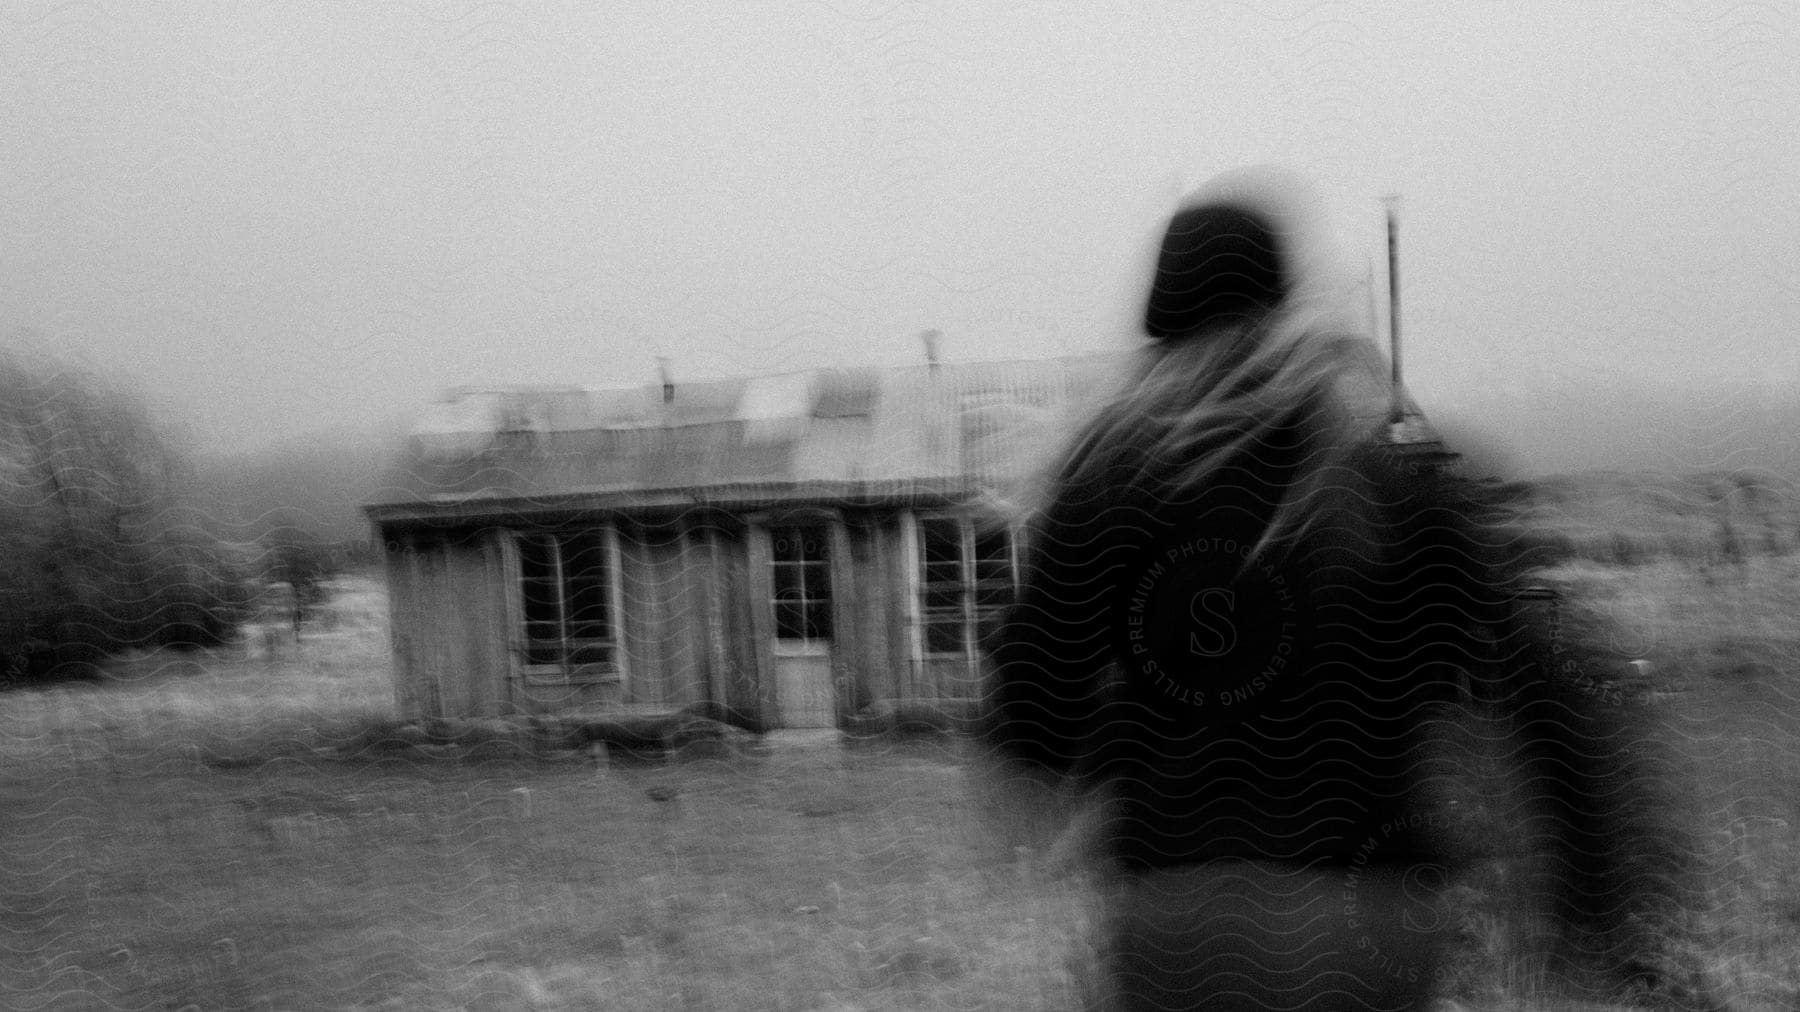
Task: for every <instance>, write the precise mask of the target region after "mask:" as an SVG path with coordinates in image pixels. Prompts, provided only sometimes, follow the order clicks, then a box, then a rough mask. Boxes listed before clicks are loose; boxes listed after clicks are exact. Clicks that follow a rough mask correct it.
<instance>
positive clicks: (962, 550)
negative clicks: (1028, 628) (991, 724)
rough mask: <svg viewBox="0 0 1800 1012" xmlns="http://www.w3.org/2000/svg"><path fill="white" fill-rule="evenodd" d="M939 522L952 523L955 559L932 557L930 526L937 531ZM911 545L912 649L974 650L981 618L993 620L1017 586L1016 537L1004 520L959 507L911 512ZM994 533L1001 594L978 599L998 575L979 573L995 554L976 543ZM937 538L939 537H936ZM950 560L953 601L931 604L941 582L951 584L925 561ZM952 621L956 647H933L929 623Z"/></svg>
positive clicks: (936, 653)
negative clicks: (999, 542) (985, 519)
mask: <svg viewBox="0 0 1800 1012" xmlns="http://www.w3.org/2000/svg"><path fill="white" fill-rule="evenodd" d="M944 525H954V528H955V531H956V540H955V544H956V557H955V559H953V560H951V559H942V558H939V559H933V558H931V555H930V553H931V550H932V539H933V535H932V528H934V527H936V528H938V530H939V531H942V529H943V526H944ZM912 528H913V536H912V539H911V540H912V542H913V549H912V553H911V567H912V574H911V578H910V580H909V584H910V590H911V595H912V601H911V607H912V612H913V615H914V619H915V627H916V628H917V630H918V631H917V635H916V637H915V639H914V641H913V642H914V645H915V650H916V651H917V655H918V656H919V657H921V658H923V659H927V660H943V659H952V658H955V659H966V658H971V657H975V656H977V655H978V654H979V653H980V649H981V635H982V630H983V628H984V627H985V626H984V623H988V622H991V621H995V620H997V619H998V618H999V616H1000V613H1001V612H1002V611H1004V610H1005V608H1006V605H1007V603H1009V602H1010V601H1011V600H1012V599H1013V597H1014V596H1015V595H1016V594H1017V593H1018V589H1019V541H1018V537H1017V535H1016V533H1015V532H1014V531H1013V529H1012V528H1011V527H1010V526H1008V525H1005V524H1000V523H994V524H982V523H978V522H977V521H976V520H975V519H973V518H971V517H969V516H968V515H966V514H960V513H920V514H916V515H915V516H914V517H913V524H912ZM993 536H998V537H1000V538H1002V539H1004V542H1005V548H1006V552H1005V556H1004V565H1005V573H1006V575H1005V578H1004V582H1003V585H1004V588H1005V591H1006V598H1005V600H1004V601H1001V602H994V603H985V604H984V603H982V600H981V599H982V597H983V594H984V592H986V593H992V592H993V591H994V590H995V589H996V585H999V584H1002V581H1001V580H998V579H995V578H993V577H984V576H983V574H982V569H983V567H984V565H988V566H991V565H992V564H993V563H994V561H995V559H996V556H993V555H986V556H984V555H982V554H980V552H979V547H980V544H981V542H982V540H984V539H985V538H988V537H993ZM939 543H940V544H941V543H942V541H940V542H939ZM933 565H937V566H940V567H945V566H950V565H954V566H955V567H956V573H957V575H956V578H955V580H954V593H955V595H956V604H954V605H946V604H943V603H941V601H942V598H940V603H938V604H932V603H931V595H932V594H934V593H936V594H940V595H941V594H943V593H945V588H946V587H949V586H951V585H952V581H950V580H946V579H941V578H940V579H936V580H934V579H932V578H931V577H932V573H931V570H930V567H931V566H933ZM952 622H954V623H955V624H956V626H957V627H958V628H959V629H960V634H959V637H958V638H959V639H960V641H961V644H960V647H959V648H958V649H955V650H939V649H934V648H933V635H932V629H933V627H934V625H938V624H943V625H948V624H949V623H952Z"/></svg>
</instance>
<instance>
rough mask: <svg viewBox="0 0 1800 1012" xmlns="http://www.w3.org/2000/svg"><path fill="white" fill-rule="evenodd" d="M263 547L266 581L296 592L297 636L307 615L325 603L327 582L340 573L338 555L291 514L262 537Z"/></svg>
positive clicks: (294, 604) (294, 616)
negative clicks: (285, 586)
mask: <svg viewBox="0 0 1800 1012" xmlns="http://www.w3.org/2000/svg"><path fill="white" fill-rule="evenodd" d="M262 544H263V560H264V561H263V571H264V573H265V575H266V578H267V579H269V580H271V581H275V582H279V583H285V584H287V585H288V586H289V587H290V588H292V590H293V596H294V600H293V609H294V614H293V621H294V625H295V629H296V632H297V631H298V628H299V624H300V622H301V621H303V620H304V619H305V618H306V615H307V614H308V613H309V612H310V611H312V609H314V608H316V607H318V606H319V605H320V604H323V603H324V602H325V598H326V596H327V591H326V587H325V581H326V580H328V579H330V578H331V577H332V576H333V575H335V574H336V572H337V570H338V565H337V560H336V558H335V557H334V555H335V553H334V552H333V550H332V548H331V546H330V545H328V544H327V543H326V542H325V541H324V539H323V538H321V537H320V536H319V535H318V534H317V533H316V532H315V531H314V530H313V529H312V528H311V527H310V526H308V525H307V524H306V523H305V522H304V521H302V520H300V519H299V518H298V517H295V516H293V515H292V514H289V515H286V516H284V517H282V518H281V519H280V520H279V521H278V522H277V523H276V524H275V526H273V527H271V528H270V529H269V530H268V532H267V533H265V534H264V535H263V537H262Z"/></svg>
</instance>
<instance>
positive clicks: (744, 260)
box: [0, 0, 1800, 466]
mask: <svg viewBox="0 0 1800 1012" xmlns="http://www.w3.org/2000/svg"><path fill="white" fill-rule="evenodd" d="M1445 6H1446V5H1440V4H1426V3H1419V4H1414V5H1411V7H1412V9H1411V10H1410V11H1408V10H1407V5H1402V4H1394V3H1388V2H1373V0H1371V2H1366V3H1365V2H1342V3H1338V2H1331V0H1324V2H1320V0H1306V2H1302V3H1293V4H1282V3H1264V2H1255V0H1253V2H1244V3H1167V2H1142V3H1131V4H1093V3H1063V4H1040V3H1032V4H1025V3H1019V2H1013V3H1007V4H977V3H941V4H939V3H926V2H908V0H870V2H862V0H814V2H806V3H768V4H745V3H718V4H713V5H686V6H682V7H680V8H679V9H677V5H673V4H668V3H664V2H654V3H652V2H644V3H635V2H633V3H625V2H617V0H609V2H603V3H586V4H579V5H568V6H567V7H556V8H553V7H550V6H548V5H540V4H532V3H520V4H508V3H458V4H435V3H430V2H408V3H391V4H376V3H334V4H329V5H325V4H303V3H283V4H278V5H277V4H271V5H264V6H257V7H251V6H249V5H241V4H237V3H221V4H216V5H200V4H193V3H179V4H155V5H150V4H136V3H116V4H114V3H88V2H77V3H68V2H64V0H55V2H46V3H23V4H21V3H0V138H3V139H4V143H3V144H0V336H4V335H14V336H15V338H17V339H19V340H23V341H27V342H29V341H37V342H41V343H43V344H47V345H49V346H51V347H54V348H56V349H58V350H59V351H61V352H62V353H63V354H66V355H69V356H72V357H76V358H80V359H84V360H85V361H87V362H89V363H91V364H93V365H94V366H96V367H100V368H104V369H108V370H111V371H113V372H115V373H116V374H118V375H120V376H123V377H129V378H130V379H131V380H132V381H133V382H135V383H137V384H139V385H140V387H141V389H143V390H144V391H145V392H146V393H147V395H148V396H150V397H151V398H152V400H153V401H154V402H155V403H156V404H157V405H158V406H159V408H160V409H161V410H162V411H164V412H165V414H166V415H167V416H168V417H169V418H171V419H172V420H175V421H176V422H178V423H179V424H181V425H183V426H185V427H187V429H188V431H189V432H190V433H191V434H192V438H193V441H194V442H195V443H196V444H198V445H199V446H200V447H201V448H204V449H215V450H229V449H249V448H254V447H257V446H262V445H266V444H269V443H271V442H276V441H280V440H281V439H282V438H284V436H286V435H287V434H289V433H304V432H308V431H311V430H317V429H321V428H327V427H332V426H343V425H351V426H354V425H363V424H367V423H370V422H372V421H374V420H376V419H379V418H384V417H389V416H393V415H396V414H402V413H406V412H411V411H415V410H417V409H419V408H421V407H423V406H424V405H425V404H426V403H428V402H429V401H430V400H431V399H433V398H434V397H435V396H437V395H438V394H439V393H440V392H441V391H442V390H443V389H445V388H448V387H452V386H457V385H466V384H487V383H496V382H504V383H582V384H590V385H623V384H631V383H639V382H649V381H650V380H651V379H652V377H653V376H654V375H655V369H656V363H655V360H656V356H658V355H664V356H668V357H669V358H670V359H671V360H672V362H673V369H674V371H675V373H676V376H677V378H705V377H713V376H719V375H724V374H732V373H762V372H774V371H781V370H786V369H796V368H806V367H813V366H818V365H854V364H877V363H899V362H912V361H918V360H920V359H921V357H922V349H921V342H920V341H919V338H918V334H919V332H920V331H922V330H924V329H927V328H935V329H938V330H941V331H942V332H943V335H944V336H943V339H942V347H943V353H944V355H945V356H946V357H947V358H949V359H952V360H973V359H988V358H1013V357H1024V356H1038V355H1047V354H1065V353H1073V352H1085V351H1091V350H1098V349H1103V348H1122V347H1128V346H1129V345H1130V344H1131V343H1132V342H1133V341H1134V340H1136V338H1135V336H1134V335H1135V333H1136V325H1137V313H1138V312H1139V307H1140V304H1141V298H1142V295H1141V287H1142V285H1143V283H1144V278H1143V277H1142V275H1143V272H1144V261H1145V258H1146V255H1147V253H1146V247H1147V244H1148V243H1149V242H1150V241H1151V240H1152V239H1153V238H1154V233H1155V232H1156V231H1157V230H1158V229H1159V228H1160V223H1161V221H1162V220H1163V219H1164V217H1165V216H1166V214H1167V213H1168V211H1169V210H1170V209H1171V207H1172V205H1173V203H1174V201H1175V200H1176V198H1177V197H1178V196H1179V194H1180V193H1181V192H1182V191H1183V190H1184V189H1185V188H1189V187H1192V186H1194V185H1197V184H1198V183H1200V182H1202V181H1203V180H1205V179H1206V178H1207V177H1208V176H1210V175H1212V174H1213V173H1215V172H1218V171H1221V170H1225V169H1229V168H1232V167H1235V166H1239V165H1243V164H1246V163H1258V162H1273V163H1279V164H1283V165H1286V166H1289V167H1291V168H1293V169H1296V170H1298V171H1299V172H1301V173H1303V174H1305V175H1307V176H1308V177H1310V178H1312V179H1313V180H1314V181H1315V182H1316V183H1317V184H1318V186H1319V188H1320V191H1321V193H1322V194H1323V196H1324V198H1325V200H1326V201H1327V203H1328V206H1329V208H1330V214H1331V217H1330V221H1331V223H1332V225H1333V227H1334V231H1335V234H1336V236H1337V239H1338V241H1339V243H1340V245H1341V247H1342V249H1341V251H1340V252H1341V264H1342V267H1341V271H1342V273H1343V275H1344V277H1345V278H1348V279H1352V280H1355V281H1360V280H1361V279H1362V278H1363V277H1364V272H1365V271H1366V270H1368V269H1369V268H1370V267H1371V266H1372V267H1373V268H1374V270H1375V276H1376V279H1377V284H1378V285H1382V286H1384V285H1385V281H1384V280H1383V276H1382V274H1381V268H1382V266H1383V263H1382V257H1383V252H1382V251H1383V236H1382V231H1381V227H1382V226H1381V213H1382V205H1381V197H1382V196H1383V195H1385V194H1389V193H1397V194H1400V195H1402V197H1403V201H1402V204H1401V211H1400V216H1401V257H1402V266H1401V276H1402V280H1403V285H1404V292H1403V306H1402V312H1403V322H1404V333H1405V335H1406V338H1407V342H1408V343H1407V360H1406V361H1407V375H1408V381H1409V386H1411V387H1412V389H1413V390H1414V391H1415V393H1416V394H1417V396H1418V398H1419V400H1420V401H1422V402H1424V403H1425V405H1426V407H1427V408H1428V410H1432V411H1433V412H1434V413H1438V412H1442V413H1446V414H1455V415H1458V416H1460V417H1463V418H1467V419H1470V420H1472V421H1473V423H1474V424H1476V425H1477V426H1480V427H1485V428H1487V429H1489V430H1493V431H1494V432H1495V433H1497V438H1499V439H1500V440H1501V441H1503V442H1511V443H1514V444H1516V445H1517V446H1519V447H1521V448H1522V452H1524V453H1525V454H1526V455H1527V456H1532V457H1534V460H1535V458H1537V457H1542V458H1543V459H1544V460H1549V461H1552V462H1553V463H1561V462H1562V458H1560V457H1555V451H1556V448H1557V447H1561V448H1562V449H1563V450H1564V451H1567V449H1568V447H1569V446H1571V445H1574V446H1579V445H1580V442H1581V439H1580V435H1579V433H1549V434H1546V433H1545V432H1543V431H1537V432H1532V433H1524V432H1519V431H1517V430H1518V428H1519V426H1520V418H1519V415H1518V413H1517V411H1518V409H1519V408H1520V406H1521V405H1526V404H1537V403H1541V402H1542V401H1543V399H1544V398H1545V397H1547V396H1550V397H1555V396H1562V397H1576V396H1582V397H1586V396H1590V395H1591V396H1592V397H1594V398H1595V399H1596V402H1597V406H1596V407H1595V408H1594V409H1593V410H1595V411H1597V412H1601V413H1604V412H1605V411H1606V410H1609V407H1608V406H1609V405H1613V404H1615V403H1617V402H1625V401H1631V400H1634V399H1637V398H1639V397H1642V396H1644V395H1645V392H1646V391H1664V392H1667V391H1674V392H1675V393H1676V395H1678V396H1679V395H1682V394H1683V392H1692V396H1693V397H1694V398H1695V403H1697V404H1698V405H1700V407H1702V408H1706V407H1708V406H1710V407H1712V408H1718V407H1719V406H1720V405H1722V404H1726V405H1728V404H1730V403H1735V402H1736V401H1735V399H1736V398H1739V397H1741V398H1744V399H1747V400H1748V401H1753V402H1756V403H1767V402H1770V399H1771V398H1773V399H1775V400H1781V399H1784V398H1789V395H1791V394H1792V392H1793V391H1794V390H1795V389H1800V349H1797V344H1796V342H1795V341H1794V339H1793V337H1794V335H1795V333H1796V329H1797V324H1800V186H1797V185H1796V182H1795V180H1796V155H1800V71H1796V69H1795V68H1797V67H1800V13H1793V12H1792V11H1793V8H1790V7H1789V6H1788V5H1786V4H1777V3H1747V4H1733V5H1715V4H1712V3H1705V2H1698V0H1695V2H1685V0H1684V2H1651V3H1647V4H1625V3H1620V4H1614V5H1601V4H1582V5H1569V4H1564V3H1560V2H1559V3H1546V4H1535V5H1521V4H1510V3H1509V4H1500V3H1491V4H1479V5H1463V6H1464V7H1465V8H1478V9H1479V10H1481V11H1483V12H1484V13H1478V14H1469V13H1457V14H1449V13H1443V12H1442V10H1441V9H1442V8H1444V7H1445ZM1565 7H1569V8H1578V9H1582V10H1585V11H1587V12H1588V13H1582V14H1575V13H1569V12H1568V11H1566V10H1564V9H1563V8H1565ZM1605 7H1611V8H1612V9H1611V10H1610V11H1606V10H1603V8H1605ZM1102 11H1104V13H1102ZM1359 297H1360V296H1359ZM1365 301H1366V300H1365ZM20 335H23V336H20ZM1759 398H1760V400H1758V399H1759ZM1583 410H1586V409H1585V408H1584V409H1583ZM1509 411H1510V413H1509ZM1571 441H1573V442H1571ZM1545 454H1549V456H1544V455H1545ZM1566 455H1567V454H1566V452H1565V456H1566ZM1576 456H1577V457H1579V454H1577V455H1576ZM1571 459H1573V458H1571ZM1546 466H1548V465H1546Z"/></svg>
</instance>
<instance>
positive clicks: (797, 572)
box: [769, 523, 837, 727]
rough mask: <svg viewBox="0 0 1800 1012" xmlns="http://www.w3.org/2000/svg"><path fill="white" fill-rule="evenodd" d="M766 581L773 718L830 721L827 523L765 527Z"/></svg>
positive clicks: (809, 723)
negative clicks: (771, 644)
mask: <svg viewBox="0 0 1800 1012" xmlns="http://www.w3.org/2000/svg"><path fill="white" fill-rule="evenodd" d="M769 587H770V596H769V608H770V609H771V611H772V613H773V621H772V622H771V623H770V628H771V630H772V632H773V633H774V649H773V654H774V658H773V659H774V667H775V704H776V710H777V715H778V719H779V721H780V723H781V725H782V726H783V727H832V726H835V724H836V709H837V706H836V702H837V699H836V693H835V692H834V691H833V689H832V657H831V651H832V639H833V637H832V632H833V629H832V626H833V613H832V586H831V531H830V528H829V527H828V526H827V525H825V524H822V523H821V524H783V525H779V526H774V527H771V528H769Z"/></svg>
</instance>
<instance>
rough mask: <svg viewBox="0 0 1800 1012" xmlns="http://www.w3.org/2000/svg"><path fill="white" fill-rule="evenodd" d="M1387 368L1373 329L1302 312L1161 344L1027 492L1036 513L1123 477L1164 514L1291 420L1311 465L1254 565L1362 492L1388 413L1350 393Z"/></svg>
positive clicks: (1127, 491) (1287, 494) (1131, 496)
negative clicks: (1360, 482)
mask: <svg viewBox="0 0 1800 1012" xmlns="http://www.w3.org/2000/svg"><path fill="white" fill-rule="evenodd" d="M1380 371H1381V358H1380V354H1379V352H1378V351H1377V350H1376V348H1375V346H1374V345H1373V343H1372V342H1370V341H1369V340H1368V339H1367V338H1366V337H1363V336H1360V335H1355V334H1351V333H1348V332H1345V331H1341V330H1335V329H1332V328H1330V327H1329V326H1327V325H1325V324H1324V323H1323V321H1322V320H1321V319H1320V318H1318V317H1317V316H1316V315H1315V314H1311V313H1308V312H1306V311H1304V310H1303V309H1294V308H1284V309H1281V310H1277V311H1275V312H1272V313H1268V314H1265V315H1263V316H1262V317H1261V318H1260V319H1254V320H1247V321H1238V322H1228V323H1222V324H1221V325H1220V326H1218V327H1216V328H1213V329H1211V330H1206V331H1202V332H1199V333H1196V334H1192V335H1190V336H1187V337H1184V338H1181V339H1179V340H1175V341H1166V342H1161V343H1158V344H1157V345H1154V346H1152V347H1151V348H1149V349H1147V351H1146V352H1145V355H1144V359H1143V360H1142V361H1141V362H1140V363H1139V364H1138V366H1137V369H1136V370H1135V372H1134V375H1133V376H1132V377H1131V378H1130V379H1129V380H1128V381H1127V382H1126V383H1125V384H1123V385H1122V386H1121V388H1120V389H1119V390H1118V392H1117V393H1115V394H1114V395H1113V396H1112V397H1111V398H1110V399H1108V400H1107V401H1106V402H1104V403H1103V404H1102V405H1101V406H1100V407H1099V408H1098V409H1097V410H1096V411H1095V412H1094V413H1093V415H1092V416H1091V418H1090V419H1089V420H1088V421H1087V422H1086V423H1085V424H1084V425H1082V426H1081V427H1080V429H1079V431H1078V432H1077V434H1076V436H1075V438H1074V439H1073V440H1071V441H1070V442H1069V443H1068V444H1067V446H1066V447H1065V448H1064V450H1063V451H1062V452H1061V453H1060V454H1058V455H1057V457H1056V458H1055V461H1054V464H1055V466H1054V467H1053V468H1051V470H1050V471H1049V472H1048V473H1046V474H1045V475H1044V476H1043V479H1045V480H1041V481H1040V482H1039V483H1038V484H1037V486H1036V487H1035V488H1034V489H1033V494H1032V495H1031V496H1030V497H1029V498H1028V501H1027V506H1028V515H1029V516H1036V515H1038V514H1039V512H1040V511H1041V510H1042V509H1044V508H1046V507H1047V506H1048V505H1049V504H1050V501H1051V499H1053V497H1055V496H1056V495H1058V494H1059V490H1060V489H1061V488H1067V487H1090V488H1091V487H1094V485H1093V483H1094V482H1096V481H1099V480H1106V481H1112V482H1118V481H1119V480H1120V479H1121V477H1122V476H1123V477H1125V480H1124V484H1123V487H1119V488H1118V489H1117V494H1118V495H1119V496H1121V497H1122V498H1123V499H1124V500H1125V501H1129V502H1131V503H1132V504H1133V505H1137V506H1140V507H1142V508H1144V509H1146V510H1148V511H1150V512H1155V510H1156V506H1157V503H1159V502H1167V501H1170V500H1181V499H1185V498H1187V497H1188V496H1189V494H1190V493H1193V492H1195V491H1197V490H1198V489H1200V488H1202V487H1204V486H1205V485H1206V483H1207V482H1208V481H1209V480H1211V479H1212V478H1213V477H1214V476H1215V475H1216V474H1217V473H1218V471H1219V470H1220V468H1222V467H1224V466H1226V465H1229V464H1234V463H1241V462H1243V461H1244V460H1246V457H1247V455H1254V454H1256V453H1257V452H1258V448H1259V447H1260V446H1266V445H1268V443H1269V441H1270V440H1271V439H1272V438H1274V437H1276V434H1277V430H1279V429H1283V428H1292V429H1294V430H1295V431H1298V432H1299V433H1301V434H1303V438H1304V440H1305V458H1304V463H1303V466H1302V467H1301V473H1300V474H1298V475H1296V476H1295V480H1294V481H1292V482H1290V483H1289V484H1288V485H1287V486H1286V489H1285V491H1284V494H1283V498H1282V500H1281V502H1280V503H1279V504H1278V505H1277V506H1276V509H1275V512H1274V515H1273V518H1272V522H1271V523H1270V524H1269V525H1268V527H1267V529H1266V531H1265V533H1264V535H1263V537H1262V539H1261V540H1260V541H1259V542H1258V543H1257V544H1256V545H1255V546H1254V548H1253V550H1252V552H1251V554H1250V556H1249V558H1248V559H1246V560H1245V564H1246V565H1248V564H1249V563H1250V562H1251V561H1254V560H1255V559H1257V558H1260V557H1261V556H1262V555H1264V554H1265V553H1267V552H1269V551H1270V550H1271V549H1279V548H1283V547H1287V546H1291V545H1292V544H1293V543H1294V542H1295V541H1297V540H1298V539H1299V538H1300V537H1301V536H1302V535H1303V534H1305V533H1306V531H1308V530H1309V529H1311V528H1312V527H1313V526H1315V524H1316V523H1317V522H1318V521H1319V518H1320V517H1321V515H1323V514H1327V513H1332V512H1335V511H1333V510H1332V508H1331V504H1332V502H1333V501H1334V500H1335V498H1336V496H1337V494H1339V493H1343V492H1352V493H1353V491H1354V489H1355V487H1356V484H1357V482H1356V479H1355V473H1354V471H1353V470H1352V469H1351V468H1350V467H1348V466H1347V465H1348V463H1349V460H1350V457H1351V455H1352V454H1354V453H1356V452H1357V451H1358V450H1359V449H1360V448H1361V447H1363V446H1365V445H1367V442H1368V439H1369V436H1370V434H1371V429H1372V428H1373V425H1374V424H1378V422H1377V421H1376V420H1373V419H1371V418H1368V417H1359V414H1358V413H1357V412H1356V411H1355V410H1354V409H1353V403H1352V402H1353V401H1354V400H1355V399H1356V398H1357V397H1359V396H1366V393H1367V391H1368V390H1369V389H1371V388H1373V387H1374V386H1375V385H1376V384H1378V382H1379V380H1378V377H1379V374H1380ZM1346 387H1348V388H1349V389H1346ZM1363 414H1365V415H1366V414H1367V413H1366V412H1364V413H1363ZM1102 476H1105V477H1104V478H1103V477H1102Z"/></svg>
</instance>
